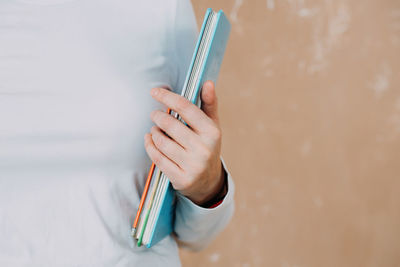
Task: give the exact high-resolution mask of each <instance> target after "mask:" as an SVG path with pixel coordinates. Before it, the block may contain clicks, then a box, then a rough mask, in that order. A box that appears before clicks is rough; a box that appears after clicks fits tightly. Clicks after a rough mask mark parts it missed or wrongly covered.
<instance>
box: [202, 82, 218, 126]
mask: <svg viewBox="0 0 400 267" xmlns="http://www.w3.org/2000/svg"><path fill="white" fill-rule="evenodd" d="M201 109H202V110H203V111H204V113H206V114H207V116H208V117H210V118H211V119H212V120H213V121H214V122H216V123H218V105H217V95H216V93H215V84H214V82H213V81H211V80H208V81H206V82H205V83H204V84H203V88H202V89H201Z"/></svg>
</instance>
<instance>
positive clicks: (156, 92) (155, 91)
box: [150, 88, 159, 96]
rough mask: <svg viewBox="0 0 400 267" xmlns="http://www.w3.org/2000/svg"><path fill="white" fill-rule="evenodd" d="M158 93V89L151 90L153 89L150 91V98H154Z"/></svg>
mask: <svg viewBox="0 0 400 267" xmlns="http://www.w3.org/2000/svg"><path fill="white" fill-rule="evenodd" d="M158 92H159V89H158V88H153V89H151V91H150V94H151V95H152V96H156V95H157V94H158Z"/></svg>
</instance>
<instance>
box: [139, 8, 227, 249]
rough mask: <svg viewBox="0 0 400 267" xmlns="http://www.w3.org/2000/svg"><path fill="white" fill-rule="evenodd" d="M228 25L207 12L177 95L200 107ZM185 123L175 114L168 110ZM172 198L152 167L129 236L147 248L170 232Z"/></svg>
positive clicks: (220, 55)
mask: <svg viewBox="0 0 400 267" xmlns="http://www.w3.org/2000/svg"><path fill="white" fill-rule="evenodd" d="M230 29H231V25H230V23H229V21H228V19H227V18H226V16H225V14H224V12H223V11H222V10H220V11H218V12H216V11H213V10H212V9H211V8H209V9H207V11H206V14H205V16H204V21H203V24H202V27H201V30H200V33H199V38H198V40H197V44H196V48H195V50H194V53H193V57H192V60H191V63H190V67H189V69H188V71H187V74H186V80H185V83H184V85H183V89H182V93H181V95H182V96H184V97H185V98H187V99H189V100H190V101H191V102H192V103H193V104H196V105H197V106H199V107H201V100H200V91H201V87H202V86H203V83H204V82H205V81H207V80H212V81H213V82H214V83H216V81H217V77H218V73H219V69H220V66H221V63H222V59H223V56H224V52H225V48H226V44H227V41H228V38H229V33H230ZM168 113H170V114H171V115H172V116H174V117H175V118H177V119H178V120H180V121H182V123H185V122H184V121H183V120H182V118H181V117H180V116H179V114H177V113H175V112H174V111H172V110H168ZM175 205H176V195H175V190H174V189H173V187H172V184H171V183H170V182H169V179H168V177H166V176H165V175H164V173H163V172H162V171H161V170H159V169H158V168H157V166H155V164H154V163H153V164H152V166H151V168H150V171H149V174H148V176H147V180H146V184H145V188H144V191H143V194H142V197H141V200H140V204H139V208H138V211H137V214H136V218H135V221H134V223H133V226H132V232H131V234H132V236H133V237H134V238H135V239H136V240H137V245H138V246H142V245H145V246H146V247H148V248H150V247H152V246H154V245H155V244H157V243H158V242H159V241H160V240H162V239H163V238H165V237H166V236H168V235H169V234H171V232H172V231H173V230H174V219H175Z"/></svg>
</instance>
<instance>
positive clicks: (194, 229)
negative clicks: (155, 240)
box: [174, 158, 235, 251]
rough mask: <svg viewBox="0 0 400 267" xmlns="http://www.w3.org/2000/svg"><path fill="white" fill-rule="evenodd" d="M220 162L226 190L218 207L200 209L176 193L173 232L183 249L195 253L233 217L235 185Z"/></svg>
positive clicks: (223, 164)
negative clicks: (225, 175)
mask: <svg viewBox="0 0 400 267" xmlns="http://www.w3.org/2000/svg"><path fill="white" fill-rule="evenodd" d="M221 161H222V166H223V168H224V169H225V171H226V174H227V182H228V188H227V189H228V190H227V193H226V195H225V197H224V199H223V200H222V202H221V203H220V204H219V205H218V206H216V207H212V208H204V207H201V206H199V205H197V204H195V203H193V202H192V201H191V200H190V199H188V198H187V197H185V196H184V195H182V194H181V193H179V192H178V191H177V206H176V218H175V227H174V231H175V234H176V236H177V238H178V240H179V241H181V246H183V247H187V248H189V249H192V250H195V251H198V250H200V249H202V248H204V247H205V246H206V245H207V244H208V243H209V242H211V241H212V240H213V239H214V238H215V237H216V235H217V234H218V233H219V232H221V231H222V230H223V229H224V228H225V226H226V225H227V224H228V223H229V221H230V220H231V218H232V216H233V213H234V209H235V204H234V192H235V185H234V182H233V180H232V177H231V175H230V173H229V172H228V171H227V169H226V167H225V163H224V161H223V160H222V158H221ZM182 244H183V245H182Z"/></svg>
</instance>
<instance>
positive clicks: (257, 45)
mask: <svg viewBox="0 0 400 267" xmlns="http://www.w3.org/2000/svg"><path fill="white" fill-rule="evenodd" d="M193 5H194V8H195V11H196V14H197V18H198V23H199V25H201V22H202V19H203V15H204V12H205V9H206V8H207V7H213V8H215V9H219V8H222V9H223V10H224V11H225V12H226V13H227V14H228V16H229V18H230V20H231V22H232V24H233V28H232V34H231V39H230V41H229V44H228V50H227V53H226V57H225V59H224V63H223V66H222V70H221V75H220V79H219V81H218V84H217V90H218V95H219V99H220V113H221V117H222V127H223V134H224V137H223V138H224V141H223V156H224V158H225V160H226V162H227V164H228V165H229V167H230V170H231V172H232V175H233V177H234V180H235V182H236V187H237V191H236V207H237V208H236V214H235V217H234V219H233V221H232V222H231V224H230V225H229V227H228V228H227V229H226V230H225V231H224V232H223V233H222V234H221V235H220V236H219V237H218V238H217V239H216V240H215V242H213V243H212V244H211V246H210V247H209V248H208V249H206V250H205V251H203V252H201V253H198V254H193V253H189V252H183V251H182V253H181V255H182V260H183V266H241V267H242V266H243V267H245V266H246V267H249V266H302V267H303V266H400V1H398V0H363V1H362V0H324V1H323V0H320V1H317V0H304V1H301V0H263V1H261V0H260V1H258V0H235V1H234V0H214V1H213V0H201V1H200V0H197V1H193Z"/></svg>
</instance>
